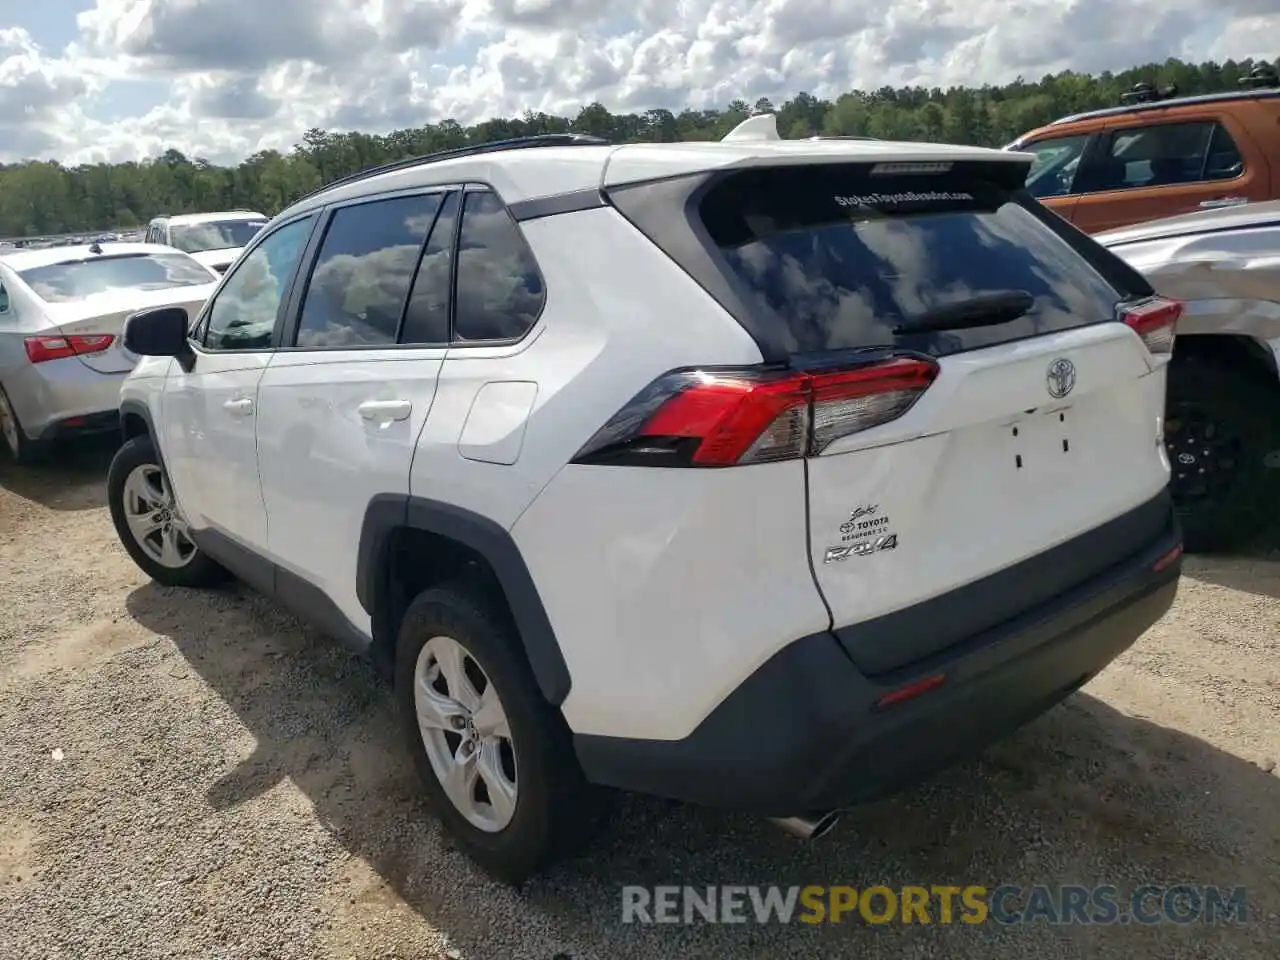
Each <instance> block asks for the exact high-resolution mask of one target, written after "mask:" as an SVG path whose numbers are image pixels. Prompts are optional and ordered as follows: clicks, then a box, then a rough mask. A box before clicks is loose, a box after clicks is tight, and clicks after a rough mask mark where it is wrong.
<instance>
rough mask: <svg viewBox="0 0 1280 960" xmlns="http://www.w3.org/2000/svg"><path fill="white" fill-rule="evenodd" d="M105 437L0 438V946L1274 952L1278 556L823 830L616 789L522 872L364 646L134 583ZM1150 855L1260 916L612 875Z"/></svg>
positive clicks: (1193, 569) (1279, 869)
mask: <svg viewBox="0 0 1280 960" xmlns="http://www.w3.org/2000/svg"><path fill="white" fill-rule="evenodd" d="M105 459H106V457H105V454H104V452H102V451H91V452H90V453H88V454H82V455H80V456H79V457H77V458H75V459H74V460H73V461H70V462H67V461H64V462H61V463H59V464H58V465H56V466H54V467H51V468H44V469H41V470H38V471H30V470H28V471H18V470H16V469H15V468H13V467H10V466H9V465H7V464H4V465H0V585H2V587H3V594H0V595H2V596H3V598H4V602H3V616H0V931H3V933H0V957H2V958H4V960H8V958H19V957H22V958H40V960H46V958H68V960H97V958H112V957H125V956H128V957H157V958H158V957H165V958H176V957H201V958H221V957H271V958H276V957H297V958H308V960H321V958H338V960H342V958H373V957H400V958H439V957H452V958H458V957H466V958H473V957H474V958H490V957H492V958H536V960H566V958H573V960H584V958H596V957H599V958H633V957H634V958H659V957H663V958H666V957H707V958H728V957H762V958H763V957H768V958H780V957H816V956H831V957H853V956H858V957H895V958H896V957H948V958H969V957H972V958H983V960H999V958H1017V960H1024V958H1027V957H1037V958H1053V957H1075V956H1082V955H1085V954H1090V955H1092V956H1096V957H1123V958H1125V960H1146V958H1151V960H1171V958H1178V957H1197V958H1200V957H1203V958H1209V957H1215V958H1217V957H1221V958H1228V957H1229V958H1232V960H1248V958H1253V957H1257V958H1262V957H1270V958H1274V957H1275V956H1276V943H1277V942H1280V776H1278V775H1277V770H1276V767H1275V763H1276V761H1278V760H1280V563H1277V562H1268V561H1264V560H1214V561H1206V560H1193V561H1191V562H1190V563H1189V564H1188V571H1187V577H1186V578H1185V580H1184V586H1183V590H1182V594H1181V597H1180V599H1179V602H1178V605H1177V607H1176V608H1175V610H1174V611H1173V612H1172V613H1171V614H1170V616H1168V617H1167V618H1166V619H1165V620H1164V621H1163V622H1162V623H1161V624H1159V625H1158V626H1157V627H1156V628H1155V629H1153V630H1152V631H1151V632H1150V633H1149V634H1148V635H1147V636H1146V637H1144V638H1143V639H1142V640H1141V641H1140V642H1139V644H1138V645H1137V646H1136V647H1135V648H1134V649H1133V650H1132V651H1130V652H1129V653H1128V654H1127V655H1126V656H1125V657H1124V658H1123V659H1122V660H1121V661H1120V662H1118V663H1117V664H1115V665H1113V666H1112V668H1111V669H1110V670H1108V671H1107V672H1106V673H1105V674H1104V675H1103V676H1102V677H1101V678H1100V679H1098V680H1096V681H1095V682H1094V683H1092V684H1090V685H1089V686H1088V687H1087V688H1086V689H1085V691H1084V692H1083V693H1081V694H1079V695H1077V696H1076V697H1074V698H1073V699H1072V700H1071V701H1069V702H1068V703H1067V704H1066V705H1064V706H1063V707H1060V708H1058V709H1056V710H1054V711H1053V712H1052V713H1050V714H1049V715H1048V716H1046V717H1045V718H1043V719H1041V720H1040V721H1038V722H1037V723H1035V724H1033V725H1032V726H1031V727H1029V728H1028V729H1026V730H1024V731H1022V732H1021V733H1019V734H1017V735H1015V736H1014V737H1013V738H1012V739H1010V740H1008V741H1007V742H1005V743H1003V744H1001V745H1000V746H998V747H996V748H995V749H993V750H991V751H990V752H989V753H988V754H987V755H986V756H985V757H984V758H983V759H982V760H981V761H980V762H977V763H974V764H971V765H968V766H965V767H962V768H960V769H956V770H953V771H951V772H950V773H948V774H946V775H944V776H943V777H941V778H940V779H938V780H937V781H935V782H933V783H931V784H928V785H926V786H924V787H922V788H920V789H918V790H915V791H913V792H912V793H910V794H908V795H906V796H903V797H901V798H899V799H897V800H894V801H892V802H887V803H884V804H880V805H877V806H875V807H872V808H868V809H865V810H862V811H859V812H858V813H856V814H854V815H849V816H847V817H846V818H845V820H844V821H843V822H842V824H841V826H840V827H839V828H838V829H837V831H836V832H835V833H834V834H833V835H831V836H830V837H828V838H827V839H825V840H824V841H822V842H820V843H818V844H816V845H813V846H808V847H801V846H798V845H796V844H795V843H794V842H793V841H791V840H790V839H789V838H787V837H785V836H783V835H781V834H780V833H779V832H777V831H776V830H775V829H774V828H772V827H771V826H769V825H767V824H765V823H761V822H759V821H757V820H755V819H752V818H749V817H740V816H732V815H726V814H722V813H718V812H713V811H706V810H696V809H691V808H684V807H680V806H676V805H671V804H665V803H662V802H658V801H653V800H646V799H639V798H624V799H623V800H622V802H621V804H620V808H619V811H618V815H617V817H616V819H615V821H614V823H613V825H612V827H611V828H610V830H609V831H608V833H607V834H606V835H605V836H604V837H603V838H602V840H601V842H600V844H599V846H598V847H597V848H596V851H595V855H594V856H593V857H591V858H590V859H588V860H586V861H584V862H578V863H573V864H570V865H567V866H565V867H563V868H561V869H558V870H557V871H555V872H554V873H553V874H552V875H551V876H549V877H547V878H544V879H541V880H539V881H537V882H535V883H532V884H530V885H529V886H528V887H527V888H526V889H525V890H523V891H522V892H520V893H515V892H513V891H511V890H508V889H504V888H500V887H497V886H494V885H493V884H491V883H489V882H488V881H487V880H486V879H485V878H484V877H483V876H482V875H480V874H479V873H477V871H475V870H474V869H473V868H472V867H471V866H470V865H469V864H468V863H467V861H465V860H464V859H463V858H462V857H461V855H460V854H458V853H457V852H456V851H455V850H453V849H452V848H451V846H450V845H449V843H448V842H447V841H445V840H443V839H442V838H441V836H440V832H439V830H438V828H437V825H436V823H435V821H434V820H433V818H432V817H431V815H430V813H429V812H428V811H426V810H425V809H423V806H422V804H421V803H420V801H419V800H418V796H417V791H416V790H415V787H414V783H413V781H412V779H411V774H410V772H409V763H408V760H407V758H406V757H404V756H402V755H401V753H400V751H399V750H398V748H397V747H396V746H395V745H394V743H393V738H392V736H391V725H392V722H391V716H390V713H389V709H388V706H387V701H386V697H385V695H384V690H383V689H382V687H381V685H380V684H379V683H378V681H377V680H376V679H375V677H374V675H373V674H372V672H371V671H370V670H369V669H368V668H367V667H366V666H365V665H364V664H362V663H361V662H359V661H356V660H353V659H352V658H350V657H349V656H348V655H346V654H345V653H343V652H341V651H340V650H338V649H337V648H336V647H332V646H330V645H329V644H328V643H326V642H325V641H324V640H323V639H322V638H319V637H317V636H315V635H314V634H312V633H311V632H309V631H308V630H305V629H303V628H301V627H300V626H299V625H298V624H297V623H295V622H294V621H293V620H292V619H290V618H289V617H288V616H287V615H285V614H283V613H282V612H280V611H279V610H278V609H276V608H275V607H273V606H272V605H271V604H269V603H267V602H265V601H263V600H262V599H261V598H259V597H256V596H254V595H252V594H251V593H250V592H249V591H247V590H244V589H240V590H232V591H227V592H221V593H192V592H181V591H168V590H163V589H159V588H157V587H155V586H153V585H150V584H148V583H147V582H145V581H144V579H143V578H142V577H141V576H140V574H139V573H138V572H137V570H136V569H135V568H134V567H133V565H132V564H131V563H130V562H129V561H128V559H127V558H126V556H125V554H124V552H123V551H122V550H121V549H119V547H118V546H117V545H116V542H115V537H114V533H113V531H112V529H111V525H110V521H109V519H108V516H107V511H106V509H105V507H104V505H103V503H104V501H103V497H104V492H103V484H102V476H103V473H104V464H105ZM940 733H941V731H940ZM1144 882H1150V883H1155V884H1174V883H1182V882H1186V883H1192V884H1205V885H1208V884H1218V885H1224V886H1228V887H1234V886H1239V885H1243V886H1245V887H1246V888H1247V890H1248V901H1249V907H1250V920H1249V922H1248V923H1247V924H1244V925H1238V924H1237V925H1229V926H1217V927H1212V926H1207V925H1205V924H1201V923H1192V924H1189V925H1186V926H1178V925H1175V924H1169V923H1166V924H1161V925H1158V926H1154V927H1138V926H1134V925H1129V926H1119V925H1114V926H1108V927H1099V926H1089V927H1082V926H1074V927H1056V928H1051V927H1046V926H1045V925H1043V924H1037V925H1034V926H1017V927H1002V926H997V925H995V924H987V925H985V926H981V927H964V926H959V925H954V926H941V925H937V924H935V925H933V926H930V927H924V926H902V925H900V924H891V925H886V926H875V927H872V926H867V925H865V924H863V923H862V922H860V921H854V922H851V923H845V924H841V925H839V926H829V925H828V926H822V927H818V928H814V927H808V926H804V925H801V924H792V925H789V926H781V925H773V926H758V925H756V924H754V923H751V924H745V925H707V924H698V925H695V926H691V927H686V926H645V927H637V926H634V925H623V924H621V923H620V903H621V893H620V888H621V885H622V884H626V883H640V884H649V885H654V884H664V883H689V884H708V883H716V884H730V883H777V884H782V885H790V884H802V885H803V884H837V883H849V884H854V885H858V886H867V885H870V884H877V883H882V884H887V885H889V886H891V887H894V886H900V885H902V884H910V883H923V884H947V883H954V884H965V883H982V884H986V885H987V886H989V887H994V886H997V885H1000V884H1002V883H1012V884H1035V883H1045V884H1055V885H1056V884H1062V883H1079V884H1085V885H1092V884H1096V883H1113V884H1116V885H1117V886H1119V887H1120V888H1121V889H1122V890H1128V889H1130V888H1132V887H1134V886H1136V885H1138V884H1141V883H1144ZM1268 943H1270V944H1271V946H1270V947H1268V946H1267V944H1268Z"/></svg>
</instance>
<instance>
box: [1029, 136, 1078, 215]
mask: <svg viewBox="0 0 1280 960" xmlns="http://www.w3.org/2000/svg"><path fill="white" fill-rule="evenodd" d="M1088 143H1089V134H1087V133H1082V134H1079V135H1077V136H1074V137H1055V138H1053V139H1050V140H1037V141H1036V142H1035V143H1029V144H1027V145H1026V146H1025V147H1021V148H1019V152H1020V153H1030V154H1032V155H1034V156H1035V160H1034V161H1032V163H1031V170H1030V171H1029V172H1028V173H1027V191H1028V192H1029V193H1030V194H1031V195H1032V196H1033V197H1035V198H1037V199H1043V198H1045V197H1064V196H1066V195H1067V194H1069V193H1071V190H1072V187H1073V186H1074V185H1075V179H1076V171H1077V170H1079V169H1080V158H1081V157H1082V156H1083V155H1084V148H1085V147H1086V146H1087V145H1088Z"/></svg>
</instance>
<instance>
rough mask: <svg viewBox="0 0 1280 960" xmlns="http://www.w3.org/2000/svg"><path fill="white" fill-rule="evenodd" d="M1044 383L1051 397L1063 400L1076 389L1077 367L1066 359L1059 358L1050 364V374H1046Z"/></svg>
mask: <svg viewBox="0 0 1280 960" xmlns="http://www.w3.org/2000/svg"><path fill="white" fill-rule="evenodd" d="M1044 381H1045V387H1046V388H1047V389H1048V391H1049V396H1051V397H1053V399H1055V400H1061V399H1062V398H1063V397H1065V396H1066V395H1067V394H1068V393H1070V392H1071V391H1072V390H1073V389H1075V385H1076V365H1075V364H1074V363H1072V362H1071V361H1070V360H1068V359H1067V358H1066V357H1059V358H1058V359H1057V360H1055V361H1053V363H1051V364H1049V372H1048V373H1046V374H1045V378H1044Z"/></svg>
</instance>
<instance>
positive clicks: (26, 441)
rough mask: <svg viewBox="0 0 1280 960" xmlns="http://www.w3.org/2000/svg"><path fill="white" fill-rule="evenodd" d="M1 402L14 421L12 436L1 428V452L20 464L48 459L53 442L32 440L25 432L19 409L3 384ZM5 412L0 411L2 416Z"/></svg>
mask: <svg viewBox="0 0 1280 960" xmlns="http://www.w3.org/2000/svg"><path fill="white" fill-rule="evenodd" d="M0 404H3V406H4V409H5V410H7V411H8V415H9V417H11V418H12V423H13V431H12V433H13V435H12V436H10V435H9V433H8V431H5V430H3V429H0V454H7V455H8V457H9V459H10V460H12V461H13V462H14V463H19V464H31V463H40V462H42V461H44V460H47V459H48V457H49V450H50V447H51V444H50V443H49V442H48V441H47V440H32V439H31V438H30V437H28V436H27V435H26V433H24V432H23V429H22V423H21V421H19V420H18V414H17V411H15V410H14V409H13V405H12V404H10V403H9V395H8V394H7V393H5V392H4V387H3V386H2V385H0ZM3 413H4V411H0V417H2V416H3ZM0 426H2V425H0ZM15 441H16V446H15Z"/></svg>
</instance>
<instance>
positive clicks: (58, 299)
mask: <svg viewBox="0 0 1280 960" xmlns="http://www.w3.org/2000/svg"><path fill="white" fill-rule="evenodd" d="M18 276H20V277H22V279H23V280H24V281H25V282H26V284H27V286H29V287H30V288H31V289H32V290H34V291H35V292H36V295H37V296H39V297H40V298H41V299H42V300H45V301H46V302H48V303H74V302H75V301H77V300H85V299H88V298H89V297H92V296H95V295H96V294H100V293H107V292H109V291H113V290H167V289H169V288H170V287H193V286H196V285H197V284H202V283H213V282H214V281H215V280H216V279H217V278H216V277H214V276H213V275H212V274H210V273H209V271H208V270H206V269H205V268H204V267H202V266H201V265H200V264H198V263H196V262H195V261H194V260H192V259H190V258H189V257H186V256H183V255H181V254H173V253H135V254H122V255H119V256H98V257H94V258H93V259H91V260H67V261H64V262H62V263H51V264H49V265H48V266H45V267H32V268H31V269H30V270H23V271H20V272H19V274H18Z"/></svg>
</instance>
